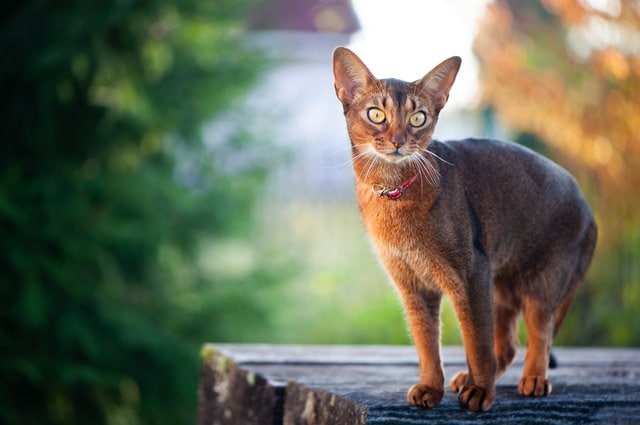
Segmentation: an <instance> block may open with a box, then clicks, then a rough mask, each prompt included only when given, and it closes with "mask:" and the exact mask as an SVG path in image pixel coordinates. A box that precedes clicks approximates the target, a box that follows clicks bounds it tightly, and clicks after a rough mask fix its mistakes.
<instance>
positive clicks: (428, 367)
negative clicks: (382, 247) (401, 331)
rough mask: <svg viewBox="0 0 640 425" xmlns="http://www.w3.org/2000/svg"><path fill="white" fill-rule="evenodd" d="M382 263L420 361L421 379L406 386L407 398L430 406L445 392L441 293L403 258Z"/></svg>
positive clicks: (412, 402) (436, 402)
mask: <svg viewBox="0 0 640 425" xmlns="http://www.w3.org/2000/svg"><path fill="white" fill-rule="evenodd" d="M384 263H385V266H386V268H387V272H388V273H389V275H390V276H391V279H392V281H393V282H394V284H395V285H396V287H397V289H398V293H399V295H400V298H401V300H402V304H403V306H404V309H405V313H406V315H407V319H408V322H409V328H410V331H411V336H412V337H413V341H414V344H415V346H416V350H417V352H418V358H419V362H420V380H419V382H418V383H417V384H415V385H414V386H412V387H411V388H409V391H408V392H407V401H408V402H409V403H410V404H415V405H417V406H420V407H424V408H428V409H430V408H432V407H434V406H436V405H437V404H438V403H440V401H441V400H442V397H443V396H444V371H443V368H442V362H441V360H440V302H441V300H442V293H441V292H440V291H438V290H437V289H434V288H433V287H429V286H427V285H426V284H425V283H424V282H422V281H421V280H420V279H419V278H418V277H417V276H416V275H415V273H413V271H412V270H411V269H410V268H409V267H408V266H407V265H406V263H404V262H403V261H402V260H400V259H398V258H389V259H386V261H384Z"/></svg>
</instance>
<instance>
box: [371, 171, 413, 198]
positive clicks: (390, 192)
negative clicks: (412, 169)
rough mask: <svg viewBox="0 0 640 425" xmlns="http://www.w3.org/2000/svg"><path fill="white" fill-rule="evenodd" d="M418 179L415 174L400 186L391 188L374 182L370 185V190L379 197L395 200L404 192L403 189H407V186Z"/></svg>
mask: <svg viewBox="0 0 640 425" xmlns="http://www.w3.org/2000/svg"><path fill="white" fill-rule="evenodd" d="M417 179H418V175H417V174H416V175H415V176H413V177H411V178H410V179H409V180H407V181H406V182H404V183H402V184H401V185H400V186H396V187H392V188H386V187H384V186H383V185H381V184H378V183H374V184H372V185H371V190H372V191H373V193H375V194H376V195H378V196H380V197H381V198H385V197H386V198H389V199H393V200H396V199H398V198H400V197H401V196H402V194H403V193H404V192H405V190H407V189H409V187H410V186H411V185H412V184H413V183H414V182H415V181H416V180H417Z"/></svg>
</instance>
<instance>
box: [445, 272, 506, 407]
mask: <svg viewBox="0 0 640 425" xmlns="http://www.w3.org/2000/svg"><path fill="white" fill-rule="evenodd" d="M480 276H481V277H479V278H477V279H472V280H471V281H470V282H468V283H467V284H465V283H463V282H461V281H460V282H449V283H448V284H446V285H445V287H447V288H448V289H449V290H448V291H447V292H448V295H449V298H450V299H451V303H452V304H453V307H454V310H455V312H456V315H457V316H458V321H459V322H460V329H461V331H462V339H463V342H464V347H465V352H466V354H467V363H468V366H469V371H468V372H460V373H458V374H457V375H456V376H455V377H454V378H453V380H452V381H451V389H452V390H453V391H454V392H456V393H458V400H459V401H460V403H462V404H464V405H465V406H466V407H467V408H468V409H469V410H472V411H483V412H485V411H487V410H489V408H490V407H491V405H492V404H493V399H494V398H495V393H496V390H495V376H496V370H497V362H496V357H495V354H494V351H493V338H494V336H493V298H492V295H491V287H490V282H489V278H488V276H485V274H481V275H480Z"/></svg>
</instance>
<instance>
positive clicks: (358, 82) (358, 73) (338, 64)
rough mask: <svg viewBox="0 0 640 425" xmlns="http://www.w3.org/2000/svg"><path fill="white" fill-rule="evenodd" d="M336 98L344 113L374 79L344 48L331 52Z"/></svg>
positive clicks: (363, 65) (356, 57) (352, 54)
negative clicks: (340, 103)
mask: <svg viewBox="0 0 640 425" xmlns="http://www.w3.org/2000/svg"><path fill="white" fill-rule="evenodd" d="M333 76H334V79H335V89H336V96H338V99H340V102H342V106H343V107H344V110H345V111H346V110H347V109H348V108H349V105H351V103H352V102H353V99H354V98H355V97H356V95H357V94H358V93H359V92H360V91H361V90H362V89H364V87H366V86H367V84H372V83H373V82H374V81H375V80H376V78H375V77H374V76H373V74H372V73H371V71H369V69H368V68H367V67H366V66H365V64H364V63H363V62H362V61H361V60H360V58H359V57H358V56H356V54H355V53H353V52H352V51H351V50H349V49H347V48H346V47H337V48H336V49H335V50H334V51H333Z"/></svg>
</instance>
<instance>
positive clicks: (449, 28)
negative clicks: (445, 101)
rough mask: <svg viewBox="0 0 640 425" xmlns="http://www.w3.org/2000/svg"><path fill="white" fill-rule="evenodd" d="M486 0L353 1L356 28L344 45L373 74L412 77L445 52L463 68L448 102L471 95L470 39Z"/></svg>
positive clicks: (461, 102)
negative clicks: (348, 41)
mask: <svg viewBox="0 0 640 425" xmlns="http://www.w3.org/2000/svg"><path fill="white" fill-rule="evenodd" d="M488 2H489V0H445V1H438V0H429V1H426V0H394V1H392V2H391V1H388V0H387V1H385V0H352V3H353V7H354V8H355V11H356V13H357V15H358V19H359V20H360V26H361V30H360V32H358V33H357V34H355V35H354V37H353V38H352V42H351V44H350V45H349V48H351V49H352V50H353V51H354V52H355V53H356V54H357V55H358V56H359V57H360V58H361V59H362V60H363V61H364V62H365V64H366V65H367V67H368V68H369V69H370V70H371V72H373V74H374V75H375V76H376V77H378V78H387V77H394V78H399V79H401V80H406V81H414V80H417V79H419V78H420V77H422V76H423V75H424V74H426V73H427V72H428V71H429V70H431V68H433V67H434V66H436V65H437V64H439V63H440V62H442V61H443V60H445V59H446V58H448V57H450V56H460V57H462V68H461V69H460V73H459V74H458V77H457V79H456V83H455V84H454V86H453V89H452V91H451V97H450V98H449V105H450V106H452V105H454V106H458V107H460V106H466V105H469V104H471V103H472V102H473V101H474V100H475V99H476V94H477V86H478V81H477V75H478V67H477V63H476V61H475V58H474V56H473V53H472V50H471V48H472V43H473V39H474V36H475V33H476V29H477V27H478V21H479V19H480V18H481V17H482V14H483V11H484V9H485V6H486V4H487V3H488Z"/></svg>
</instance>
